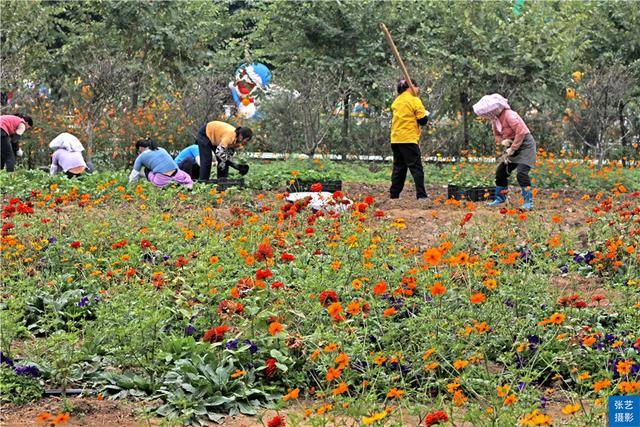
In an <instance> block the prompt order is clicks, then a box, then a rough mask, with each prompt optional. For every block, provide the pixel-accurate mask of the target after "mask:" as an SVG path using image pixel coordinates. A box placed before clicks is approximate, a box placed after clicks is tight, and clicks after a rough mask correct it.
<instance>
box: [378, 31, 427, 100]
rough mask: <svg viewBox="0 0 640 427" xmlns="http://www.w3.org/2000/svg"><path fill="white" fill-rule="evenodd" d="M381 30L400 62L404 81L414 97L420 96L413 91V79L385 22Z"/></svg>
mask: <svg viewBox="0 0 640 427" xmlns="http://www.w3.org/2000/svg"><path fill="white" fill-rule="evenodd" d="M380 29H381V30H382V32H383V33H384V35H385V37H386V38H387V43H388V44H389V47H390V48H391V52H393V55H394V56H395V57H396V61H398V65H400V69H401V70H402V74H403V75H404V79H405V80H406V81H407V83H409V88H410V89H411V93H413V95H414V96H418V94H417V93H416V91H415V90H414V89H413V81H412V80H411V77H409V72H408V71H407V67H405V65H404V62H403V61H402V58H401V57H400V52H398V48H397V47H396V44H395V43H394V42H393V38H392V37H391V33H390V32H389V30H388V29H387V26H386V25H384V22H381V23H380Z"/></svg>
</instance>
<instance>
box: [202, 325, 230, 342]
mask: <svg viewBox="0 0 640 427" xmlns="http://www.w3.org/2000/svg"><path fill="white" fill-rule="evenodd" d="M230 329H231V328H230V327H228V326H227V325H221V326H216V327H215V328H211V329H209V330H208V331H207V332H205V333H204V337H203V338H202V340H203V341H204V342H210V343H214V342H220V341H222V340H223V339H224V334H225V333H226V332H227V331H229V330H230Z"/></svg>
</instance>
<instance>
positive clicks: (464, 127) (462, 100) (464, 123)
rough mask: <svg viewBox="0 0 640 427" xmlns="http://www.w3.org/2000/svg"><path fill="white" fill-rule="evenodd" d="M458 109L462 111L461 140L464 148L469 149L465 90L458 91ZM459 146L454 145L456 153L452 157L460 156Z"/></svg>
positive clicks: (467, 99) (467, 105) (467, 95)
mask: <svg viewBox="0 0 640 427" xmlns="http://www.w3.org/2000/svg"><path fill="white" fill-rule="evenodd" d="M460 109H461V110H462V132H463V140H464V147H465V148H467V147H469V118H468V116H467V111H469V94H468V93H467V91H466V90H461V91H460ZM460 148H461V147H460V145H459V144H456V152H455V153H453V154H454V156H456V157H457V156H459V155H460V151H461V150H460Z"/></svg>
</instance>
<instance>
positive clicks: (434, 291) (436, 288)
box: [429, 282, 447, 297]
mask: <svg viewBox="0 0 640 427" xmlns="http://www.w3.org/2000/svg"><path fill="white" fill-rule="evenodd" d="M429 290H430V291H431V295H432V296H434V297H435V296H437V295H444V293H445V292H446V291H447V288H445V287H444V286H443V285H442V283H440V282H436V283H434V284H433V286H431V287H430V288H429Z"/></svg>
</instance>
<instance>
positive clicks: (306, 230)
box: [304, 227, 313, 236]
mask: <svg viewBox="0 0 640 427" xmlns="http://www.w3.org/2000/svg"><path fill="white" fill-rule="evenodd" d="M304 232H305V233H307V234H308V235H309V236H310V235H312V234H313V228H312V227H307V228H306V229H305V230H304Z"/></svg>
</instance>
